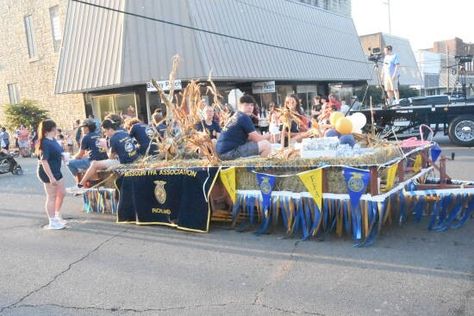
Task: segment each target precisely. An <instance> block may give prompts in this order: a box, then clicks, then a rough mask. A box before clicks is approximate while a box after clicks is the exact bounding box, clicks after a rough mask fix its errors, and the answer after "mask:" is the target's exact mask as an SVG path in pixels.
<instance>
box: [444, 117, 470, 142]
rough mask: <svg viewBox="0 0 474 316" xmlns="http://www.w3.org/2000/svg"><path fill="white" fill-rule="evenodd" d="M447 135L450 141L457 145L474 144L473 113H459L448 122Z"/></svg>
mask: <svg viewBox="0 0 474 316" xmlns="http://www.w3.org/2000/svg"><path fill="white" fill-rule="evenodd" d="M448 135H449V139H450V140H451V142H453V143H455V144H456V145H459V146H464V147H473V146H474V115H461V116H458V117H455V118H454V119H453V120H452V121H451V123H449V128H448Z"/></svg>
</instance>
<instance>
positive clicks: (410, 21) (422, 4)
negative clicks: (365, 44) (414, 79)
mask: <svg viewBox="0 0 474 316" xmlns="http://www.w3.org/2000/svg"><path fill="white" fill-rule="evenodd" d="M387 1H388V0H352V17H353V19H354V24H355V26H356V29H357V33H358V34H359V35H365V34H371V33H377V32H385V33H388V32H389V26H388V25H389V23H388V6H387V5H386V4H384V3H387ZM390 8H391V25H392V35H395V36H399V37H404V38H407V39H408V40H409V41H410V43H411V46H412V49H413V50H415V51H416V50H418V49H423V48H430V47H432V46H433V42H435V41H440V40H447V39H452V38H454V37H459V38H461V39H462V40H464V42H470V43H473V42H474V27H473V22H472V21H473V20H474V0H450V1H441V0H390Z"/></svg>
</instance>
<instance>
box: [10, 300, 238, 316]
mask: <svg viewBox="0 0 474 316" xmlns="http://www.w3.org/2000/svg"><path fill="white" fill-rule="evenodd" d="M235 304H238V303H237V302H228V303H221V304H196V305H189V306H172V307H163V308H143V309H138V308H122V307H99V306H69V305H61V304H21V305H16V306H14V307H13V308H22V307H26V308H38V307H56V308H62V309H70V310H77V311H84V310H94V311H103V312H128V313H146V312H168V311H175V310H188V309H196V308H205V307H226V306H229V305H235Z"/></svg>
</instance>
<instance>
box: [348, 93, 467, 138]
mask: <svg viewBox="0 0 474 316" xmlns="http://www.w3.org/2000/svg"><path fill="white" fill-rule="evenodd" d="M440 100H441V101H444V102H440ZM446 101H447V102H446ZM440 103H442V104H440ZM405 104H407V101H405V102H401V104H400V105H397V106H392V107H390V108H388V109H384V108H380V107H378V108H373V109H372V110H371V109H367V108H365V109H362V110H358V111H355V110H351V113H354V112H361V113H363V114H364V115H365V116H366V118H367V122H368V124H367V127H366V128H369V129H370V127H371V126H372V124H371V122H372V117H373V121H374V122H375V124H374V125H375V128H376V131H377V133H381V135H384V136H386V137H387V138H393V137H394V134H396V136H397V137H398V138H407V137H412V136H415V135H419V127H420V126H421V125H428V126H430V127H432V128H433V131H434V133H435V134H436V133H437V132H441V131H442V132H443V133H444V135H448V136H449V139H450V140H451V142H453V143H454V144H457V145H460V146H466V147H473V146H474V100H472V99H469V100H466V101H462V102H449V99H448V98H447V97H446V96H439V97H423V98H413V99H410V101H409V104H408V105H405Z"/></svg>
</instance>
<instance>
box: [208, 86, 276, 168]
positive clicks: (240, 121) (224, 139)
mask: <svg viewBox="0 0 474 316" xmlns="http://www.w3.org/2000/svg"><path fill="white" fill-rule="evenodd" d="M255 103H256V102H255V99H254V98H253V97H252V96H250V95H243V96H242V97H240V100H239V111H238V112H236V113H235V114H234V115H233V116H232V117H231V118H230V120H229V121H228V122H227V124H226V125H225V126H224V128H223V130H222V133H221V134H220V136H219V137H218V139H217V144H216V150H217V153H218V155H219V158H220V159H222V160H233V159H237V158H240V157H249V156H257V155H260V156H262V157H268V155H269V154H270V153H271V144H270V142H269V139H270V134H265V135H261V134H259V133H258V132H257V131H256V129H255V126H254V124H253V122H252V119H251V118H250V117H251V115H252V113H253V109H254V106H255Z"/></svg>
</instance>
